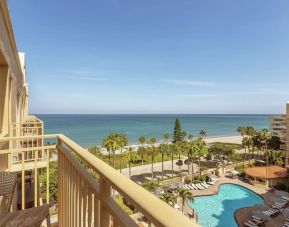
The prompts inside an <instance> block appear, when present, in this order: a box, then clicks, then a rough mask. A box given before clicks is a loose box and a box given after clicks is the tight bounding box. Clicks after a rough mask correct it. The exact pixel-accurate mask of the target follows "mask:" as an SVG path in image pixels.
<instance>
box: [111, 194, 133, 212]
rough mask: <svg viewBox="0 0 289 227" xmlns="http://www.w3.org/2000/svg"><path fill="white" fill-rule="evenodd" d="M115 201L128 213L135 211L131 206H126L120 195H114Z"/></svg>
mask: <svg viewBox="0 0 289 227" xmlns="http://www.w3.org/2000/svg"><path fill="white" fill-rule="evenodd" d="M114 199H115V201H116V203H117V204H118V205H119V206H120V207H121V208H122V209H123V210H124V211H125V212H126V213H127V214H128V215H132V214H134V213H135V211H134V210H133V209H132V207H130V206H128V205H127V204H126V203H125V201H124V198H123V197H122V196H120V195H117V196H115V198H114Z"/></svg>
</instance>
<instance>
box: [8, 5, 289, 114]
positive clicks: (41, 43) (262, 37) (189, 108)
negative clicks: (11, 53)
mask: <svg viewBox="0 0 289 227" xmlns="http://www.w3.org/2000/svg"><path fill="white" fill-rule="evenodd" d="M8 2H9V6H10V12H11V17H12V21H13V24H14V32H15V36H16V39H17V44H18V49H19V50H21V51H24V52H26V57H27V73H28V78H29V84H30V112H32V113H280V112H283V111H284V109H285V102H287V101H288V100H289V29H288V21H289V1H288V0H278V1H273V0H271V1H268V0H254V1H252V0H242V1H232V0H218V1H212V0H210V1H209V0H202V1H199V0H180V1H173V0H145V1H141V0H129V1H126V0H123V1H121V0H99V1H95V0H83V1H76V0H70V1H68V0H61V1H59V0H49V1H38V0H25V1H17V0H9V1H8Z"/></svg>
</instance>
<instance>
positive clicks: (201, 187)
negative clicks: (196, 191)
mask: <svg viewBox="0 0 289 227" xmlns="http://www.w3.org/2000/svg"><path fill="white" fill-rule="evenodd" d="M197 186H199V188H200V189H201V190H204V189H205V188H204V187H203V186H202V185H201V184H197Z"/></svg>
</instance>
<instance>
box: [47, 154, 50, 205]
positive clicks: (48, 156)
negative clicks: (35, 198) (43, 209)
mask: <svg viewBox="0 0 289 227" xmlns="http://www.w3.org/2000/svg"><path fill="white" fill-rule="evenodd" d="M46 159H47V162H46V203H47V204H49V196H50V193H49V184H50V182H49V159H50V150H49V149H48V150H47V154H46Z"/></svg>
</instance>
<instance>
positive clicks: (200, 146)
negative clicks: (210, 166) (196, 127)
mask: <svg viewBox="0 0 289 227" xmlns="http://www.w3.org/2000/svg"><path fill="white" fill-rule="evenodd" d="M195 151H196V156H197V158H198V164H199V177H201V175H202V174H201V158H202V157H203V156H205V155H206V148H205V141H204V140H203V139H202V138H199V139H198V140H196V141H195Z"/></svg>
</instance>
